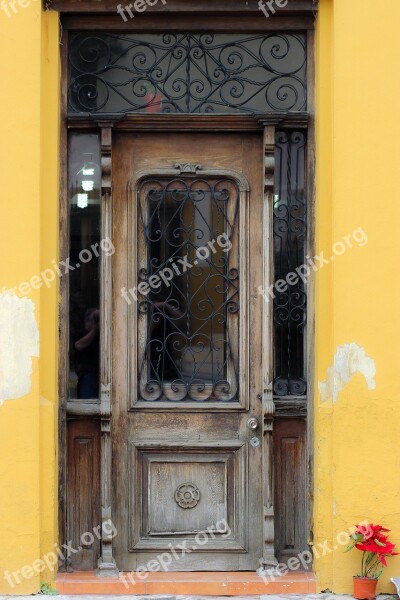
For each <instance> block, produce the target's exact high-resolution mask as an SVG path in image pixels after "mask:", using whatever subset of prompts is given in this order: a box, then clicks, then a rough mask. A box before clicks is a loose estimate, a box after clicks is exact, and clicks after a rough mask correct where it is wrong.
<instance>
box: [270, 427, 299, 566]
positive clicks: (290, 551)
mask: <svg viewBox="0 0 400 600" xmlns="http://www.w3.org/2000/svg"><path fill="white" fill-rule="evenodd" d="M274 464H275V475H274V477H275V519H276V521H275V543H276V553H277V557H278V559H279V560H280V561H281V562H286V561H287V560H288V558H290V557H291V556H296V555H297V554H299V552H302V551H303V550H306V549H307V539H306V508H305V507H306V421H305V420H302V419H290V418H289V419H276V421H275V424H274Z"/></svg>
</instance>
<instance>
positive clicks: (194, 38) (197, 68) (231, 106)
mask: <svg viewBox="0 0 400 600" xmlns="http://www.w3.org/2000/svg"><path fill="white" fill-rule="evenodd" d="M306 63H307V53H306V37H305V35H304V34H302V33H279V32H273V33H268V34H254V35H250V34H245V35H244V34H235V35H233V34H212V33H202V34H200V33H196V34H195V33H164V34H137V33H132V34H131V33H127V34H111V33H104V32H102V33H93V32H83V33H78V34H76V35H74V36H73V37H72V39H71V43H70V49H69V110H70V112H71V113H100V114H101V113H115V114H125V113H133V112H163V113H237V112H244V113H265V112H269V111H277V112H279V111H283V112H288V111H289V112H297V111H304V110H306V98H307V89H306Z"/></svg>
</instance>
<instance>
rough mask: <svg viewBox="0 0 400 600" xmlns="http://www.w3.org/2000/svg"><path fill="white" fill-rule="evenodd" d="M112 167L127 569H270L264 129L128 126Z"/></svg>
mask: <svg viewBox="0 0 400 600" xmlns="http://www.w3.org/2000/svg"><path fill="white" fill-rule="evenodd" d="M112 162H113V165H112V172H113V240H114V245H115V254H114V256H113V319H112V327H111V331H112V337H113V383H112V397H113V416H112V438H113V482H112V494H113V497H112V503H113V521H114V524H115V526H116V528H117V531H118V535H117V536H116V537H115V539H114V553H115V559H116V562H117V565H118V568H119V569H120V570H136V569H137V568H139V567H144V568H145V569H150V570H151V569H154V570H156V569H155V566H154V565H155V563H150V561H152V560H158V559H157V557H158V556H159V555H161V554H163V553H169V556H170V558H165V559H164V560H165V561H166V562H168V569H169V570H174V571H180V570H213V571H214V570H240V569H243V570H246V569H255V568H257V567H258V566H259V560H260V558H261V557H262V554H263V519H264V514H263V501H262V482H263V476H262V472H261V471H262V452H263V440H262V429H263V424H262V402H261V400H260V398H261V392H262V390H261V387H262V372H261V365H262V347H261V339H262V305H261V302H262V299H261V296H260V295H259V293H258V288H259V286H262V284H263V281H262V254H263V230H262V227H263V219H262V215H263V208H262V207H263V139H262V135H261V134H260V133H259V132H257V133H211V132H195V131H190V132H180V133H179V132H156V133H154V134H152V133H147V132H141V133H132V132H122V131H116V132H114V134H113V159H112ZM264 351H268V349H264ZM176 548H178V550H176ZM183 550H184V551H183Z"/></svg>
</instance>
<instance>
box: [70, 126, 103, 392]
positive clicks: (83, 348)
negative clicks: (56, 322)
mask: <svg viewBox="0 0 400 600" xmlns="http://www.w3.org/2000/svg"><path fill="white" fill-rule="evenodd" d="M68 183H69V203H70V257H69V269H70V270H69V282H70V288H69V298H70V312H69V330H70V355H69V359H70V362H69V367H70V377H69V383H70V386H69V388H70V398H71V399H97V398H99V356H100V350H99V347H100V333H99V328H100V313H99V306H100V296H99V292H100V283H99V265H100V230H101V225H100V206H101V178H100V146H99V137H98V136H97V135H94V134H93V135H92V134H80V133H77V134H72V135H71V136H70V141H69V182H68Z"/></svg>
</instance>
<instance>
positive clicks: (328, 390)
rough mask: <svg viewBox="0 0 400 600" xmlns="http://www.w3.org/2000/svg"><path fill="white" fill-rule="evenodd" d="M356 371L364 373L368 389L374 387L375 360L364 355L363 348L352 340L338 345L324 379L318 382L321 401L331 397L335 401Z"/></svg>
mask: <svg viewBox="0 0 400 600" xmlns="http://www.w3.org/2000/svg"><path fill="white" fill-rule="evenodd" d="M356 373H361V374H362V375H364V377H365V381H366V382H367V385H368V389H369V390H373V389H374V388H375V387H376V383H375V373H376V367H375V361H374V360H373V359H372V358H370V357H369V356H367V355H366V353H365V350H364V348H362V347H361V346H359V345H358V344H356V343H354V342H353V343H351V344H344V345H343V346H338V347H337V349H336V352H335V356H334V358H333V367H329V368H328V370H327V377H326V381H322V382H321V381H319V382H318V389H319V393H320V397H321V402H326V401H327V400H330V399H331V398H332V400H333V402H336V400H337V397H338V395H339V392H340V391H341V390H342V389H343V388H344V386H345V385H346V384H347V383H349V381H350V379H351V378H352V377H353V375H355V374H356Z"/></svg>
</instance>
